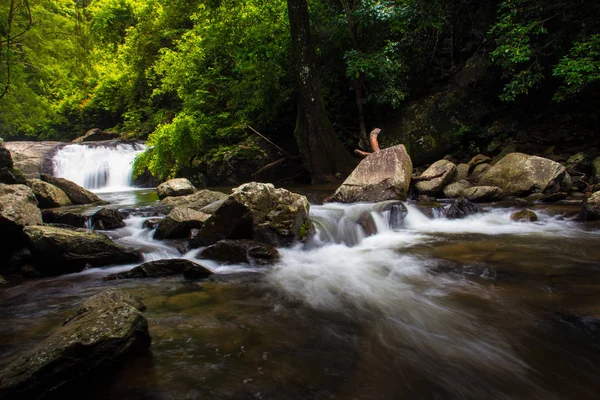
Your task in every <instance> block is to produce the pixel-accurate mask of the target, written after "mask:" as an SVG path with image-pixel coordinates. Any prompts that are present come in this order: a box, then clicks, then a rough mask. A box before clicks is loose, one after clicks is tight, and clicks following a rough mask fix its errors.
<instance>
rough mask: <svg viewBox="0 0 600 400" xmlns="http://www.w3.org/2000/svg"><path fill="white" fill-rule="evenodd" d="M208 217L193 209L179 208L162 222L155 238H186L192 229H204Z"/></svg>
mask: <svg viewBox="0 0 600 400" xmlns="http://www.w3.org/2000/svg"><path fill="white" fill-rule="evenodd" d="M208 217H210V215H209V214H205V213H203V212H200V211H196V210H193V209H191V208H185V207H177V208H175V209H173V211H171V212H170V213H169V214H168V215H167V216H166V217H164V218H163V220H162V221H160V223H159V224H158V228H157V229H156V232H155V233H154V238H155V239H159V240H162V239H181V238H185V237H187V236H188V235H189V233H190V231H191V230H192V229H200V228H202V226H203V225H204V222H205V221H206V220H207V219H208Z"/></svg>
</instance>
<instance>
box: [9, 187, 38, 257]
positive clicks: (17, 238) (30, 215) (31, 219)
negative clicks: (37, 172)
mask: <svg viewBox="0 0 600 400" xmlns="http://www.w3.org/2000/svg"><path fill="white" fill-rule="evenodd" d="M41 224H42V213H41V212H40V209H39V208H38V207H37V200H36V198H35V195H34V194H33V192H32V191H31V189H30V188H29V187H28V186H25V185H5V184H3V183H0V237H1V238H2V241H1V243H0V248H11V247H13V246H14V245H20V244H22V243H23V239H24V237H23V235H22V232H23V228H24V227H26V226H30V225H41Z"/></svg>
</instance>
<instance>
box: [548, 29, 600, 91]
mask: <svg viewBox="0 0 600 400" xmlns="http://www.w3.org/2000/svg"><path fill="white" fill-rule="evenodd" d="M553 73H554V76H558V77H561V78H563V80H564V82H565V85H563V86H561V87H560V89H559V90H558V92H557V93H556V94H555V96H554V98H555V100H558V101H564V100H566V99H567V97H569V96H574V95H576V94H578V93H579V92H581V91H582V90H583V89H584V88H585V87H587V86H589V85H591V84H593V83H594V82H596V81H598V80H600V35H592V36H591V37H589V38H588V39H587V40H586V41H583V42H576V43H575V44H574V46H573V48H572V49H571V51H570V52H569V55H568V56H565V57H564V58H563V59H562V60H560V62H559V63H558V65H557V66H556V68H554V72H553Z"/></svg>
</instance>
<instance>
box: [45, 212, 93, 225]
mask: <svg viewBox="0 0 600 400" xmlns="http://www.w3.org/2000/svg"><path fill="white" fill-rule="evenodd" d="M88 218H89V217H86V216H85V215H81V214H77V213H74V212H72V211H63V210H43V211H42V220H43V221H44V223H45V224H61V225H69V226H73V227H75V228H85V227H86V226H87V221H88ZM37 225H39V224H37Z"/></svg>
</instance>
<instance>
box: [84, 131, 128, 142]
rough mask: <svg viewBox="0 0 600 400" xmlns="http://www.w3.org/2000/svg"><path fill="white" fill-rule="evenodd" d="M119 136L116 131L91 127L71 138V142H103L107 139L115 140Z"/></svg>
mask: <svg viewBox="0 0 600 400" xmlns="http://www.w3.org/2000/svg"><path fill="white" fill-rule="evenodd" d="M120 137H121V135H119V134H118V133H117V132H105V131H103V130H101V129H98V128H92V129H90V130H89V131H87V132H86V133H85V135H83V136H79V137H78V138H76V139H73V143H83V142H104V141H107V140H116V139H119V138H120Z"/></svg>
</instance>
